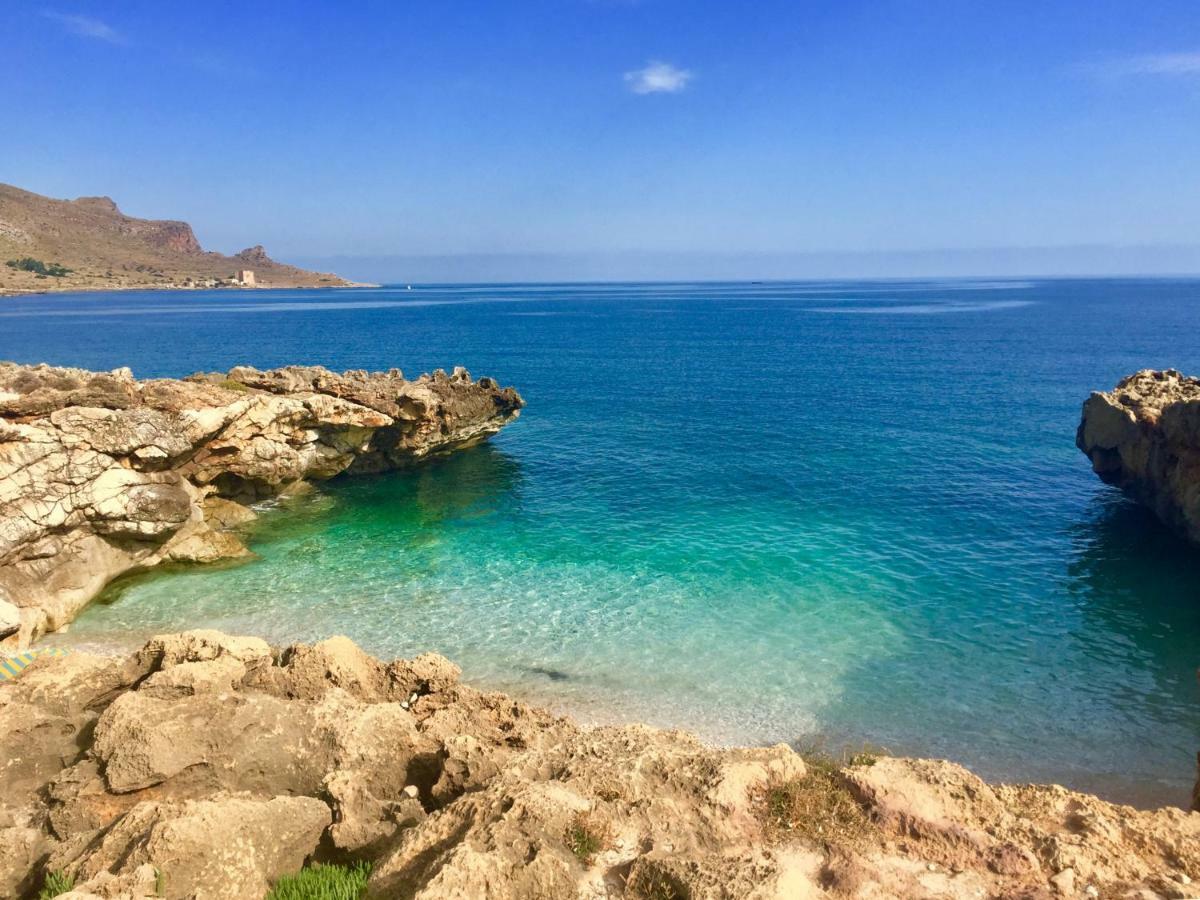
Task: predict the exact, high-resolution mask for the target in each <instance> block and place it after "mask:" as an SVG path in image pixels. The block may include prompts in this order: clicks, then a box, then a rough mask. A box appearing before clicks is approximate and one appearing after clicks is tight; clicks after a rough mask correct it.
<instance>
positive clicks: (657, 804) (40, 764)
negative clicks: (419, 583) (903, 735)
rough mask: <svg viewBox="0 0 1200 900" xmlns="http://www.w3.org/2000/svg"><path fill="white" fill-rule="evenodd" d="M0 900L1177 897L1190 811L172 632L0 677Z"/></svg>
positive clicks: (1190, 857)
mask: <svg viewBox="0 0 1200 900" xmlns="http://www.w3.org/2000/svg"><path fill="white" fill-rule="evenodd" d="M0 733H3V735H4V740H5V743H6V746H7V748H9V750H10V752H9V753H8V754H6V756H5V758H4V762H3V764H2V765H0V896H5V897H30V896H33V895H34V894H35V893H36V892H37V891H38V890H39V888H40V886H41V885H42V883H43V881H44V880H45V878H46V877H47V875H48V873H63V874H65V875H66V876H68V877H73V878H74V881H75V889H74V891H73V892H72V893H71V894H68V895H65V896H67V897H69V898H73V900H81V898H90V897H109V898H111V897H131V898H132V897H149V896H165V897H168V898H184V897H195V898H230V900H233V898H239V900H242V898H258V897H262V896H263V895H264V893H265V892H266V891H267V890H268V889H269V887H270V886H271V885H272V883H273V882H274V881H275V880H276V879H277V878H279V877H280V876H281V875H283V874H286V873H289V872H294V871H295V870H297V869H299V868H300V867H301V866H303V865H305V864H306V863H307V862H312V861H332V862H343V863H344V862H348V861H351V860H367V861H370V862H371V863H372V865H373V869H372V874H371V877H370V882H369V896H372V897H380V898H383V897H396V898H439V900H440V898H483V897H487V898H500V900H507V898H511V900H518V898H520V900H529V898H547V900H549V898H615V897H627V898H642V900H666V898H691V900H699V898H729V900H742V898H781V900H782V898H789V900H794V898H822V897H861V898H916V897H923V898H980V897H987V898H1013V897H1024V898H1047V900H1049V898H1060V897H1103V898H1116V897H1121V898H1138V900H1150V898H1157V897H1172V898H1177V897H1188V896H1195V894H1196V889H1195V888H1194V887H1193V886H1192V885H1193V884H1194V883H1195V882H1196V881H1200V813H1185V812H1183V811H1181V810H1178V809H1163V810H1158V811H1155V812H1140V811H1135V810H1133V809H1131V808H1128V807H1121V806H1114V805H1112V804H1109V803H1105V802H1103V801H1100V800H1098V799H1096V798H1095V797H1091V796H1088V795H1085V794H1077V793H1073V792H1071V791H1068V790H1065V789H1063V788H1060V787H1028V786H1026V787H1014V786H992V785H988V784H985V783H984V782H983V781H981V780H980V779H978V778H976V777H975V776H973V775H971V774H970V773H969V772H967V771H966V770H964V769H962V768H960V767H959V766H956V765H953V764H951V763H946V762H936V761H929V760H911V759H896V758H887V757H881V758H871V757H859V758H856V759H853V760H851V761H850V764H849V765H846V766H844V767H832V766H830V765H829V764H828V763H824V762H814V761H812V760H810V761H809V762H807V763H806V761H805V760H804V759H802V758H801V757H800V756H799V755H797V754H796V753H795V752H793V751H792V750H791V749H789V748H788V747H787V746H784V745H779V746H776V747H770V748H760V749H732V750H720V749H713V748H710V747H707V746H704V745H703V744H701V743H700V742H699V741H697V740H696V739H695V738H693V737H691V736H689V735H687V734H683V733H680V732H666V731H658V730H655V729H651V728H645V727H641V726H627V727H606V728H598V729H592V730H585V729H582V728H580V727H578V726H577V725H575V724H573V723H572V722H571V721H569V720H567V719H563V718H559V717H556V716H553V715H551V714H549V713H547V712H544V711H542V710H539V709H534V708H530V707H528V706H525V705H523V704H521V703H519V702H516V701H514V700H512V699H510V698H508V697H505V696H503V695H501V694H486V693H481V692H479V691H477V690H474V689H473V688H470V687H468V686H464V685H462V684H460V683H459V681H458V670H457V668H456V667H455V666H454V665H452V664H451V663H450V662H449V661H447V660H445V659H443V658H442V657H439V656H435V655H426V656H421V657H418V658H417V659H414V660H410V661H405V660H397V661H395V662H391V663H383V662H379V661H377V660H375V659H372V658H370V657H368V656H367V655H365V654H364V653H363V652H361V651H360V650H359V649H358V648H357V647H356V646H355V645H354V644H352V643H351V642H350V641H349V640H347V639H345V638H333V639H331V640H327V641H324V642H322V643H319V644H316V645H313V646H305V645H296V646H293V647H289V648H287V649H284V650H275V649H272V648H270V647H268V646H267V645H266V644H265V643H264V642H263V641H261V640H259V639H256V638H244V637H242V638H239V637H228V636H225V635H223V634H220V633H217V632H212V631H194V632H187V633H184V634H176V635H168V636H163V637H158V638H155V639H153V640H151V641H150V642H149V643H148V644H146V646H145V647H144V648H143V649H142V650H140V651H139V652H137V653H135V654H133V655H131V656H129V657H127V658H108V657H96V656H90V655H86V654H82V653H76V654H71V655H68V656H66V657H53V658H51V657H43V658H42V659H40V660H38V661H37V662H35V663H33V665H31V666H30V667H29V668H28V669H27V670H26V671H25V673H24V674H23V675H22V676H21V677H20V678H19V679H18V680H17V681H15V682H13V683H10V684H7V685H2V686H0Z"/></svg>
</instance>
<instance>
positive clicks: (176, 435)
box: [0, 363, 524, 646]
mask: <svg viewBox="0 0 1200 900" xmlns="http://www.w3.org/2000/svg"><path fill="white" fill-rule="evenodd" d="M523 405H524V404H523V401H522V400H521V397H520V395H519V394H517V392H516V391H515V390H513V389H512V388H501V387H500V386H499V385H498V384H497V383H496V382H495V381H494V380H492V379H491V378H480V379H479V380H478V381H475V380H473V379H472V378H471V376H470V374H469V373H467V371H466V370H465V369H462V368H457V369H455V370H454V372H453V373H452V374H450V375H447V374H446V373H445V372H444V371H441V370H438V371H436V372H434V373H433V374H432V375H422V376H421V377H419V378H416V379H412V380H409V379H406V378H405V377H404V375H403V373H401V372H400V370H398V369H392V370H390V371H388V372H375V373H368V372H363V371H352V372H345V373H342V374H337V373H334V372H330V371H328V370H326V369H323V368H320V367H299V366H293V367H288V368H283V369H274V370H271V371H266V372H260V371H258V370H257V369H253V368H250V367H246V366H241V367H237V368H234V369H231V370H229V371H228V372H225V373H221V374H201V375H193V376H191V377H189V378H186V379H183V380H178V379H155V380H148V381H138V380H136V379H135V378H134V377H133V374H132V373H131V372H130V371H129V370H128V369H118V370H116V371H113V372H90V371H86V370H82V369H64V368H55V367H52V366H45V365H39V366H21V365H14V364H12V363H0V640H4V641H5V642H7V643H8V644H10V645H18V646H24V645H27V644H28V643H29V642H30V641H31V640H33V639H35V638H36V637H38V636H39V635H41V634H44V633H45V632H47V631H54V630H56V629H58V628H60V627H62V626H63V625H65V624H67V623H68V622H70V621H71V620H72V619H73V618H74V617H75V615H76V614H77V613H78V612H79V611H80V610H81V609H82V608H83V607H84V606H85V605H86V604H87V603H89V602H90V601H91V600H92V599H93V598H95V596H96V595H97V594H98V593H99V592H100V591H101V590H102V589H103V588H104V586H105V585H107V584H108V583H109V582H110V581H112V580H113V579H114V578H116V577H118V576H120V575H123V574H125V573H128V572H132V571H140V570H144V569H147V568H150V567H152V566H155V565H158V564H160V563H163V562H167V561H175V562H183V561H187V562H211V561H214V560H218V559H229V558H233V557H237V556H242V555H245V554H247V550H246V548H245V546H244V545H243V544H242V542H241V541H240V540H239V539H238V537H237V536H236V535H235V533H234V531H233V529H234V528H236V526H238V525H239V524H242V523H245V522H246V521H247V520H249V519H251V518H253V516H254V513H253V511H252V510H251V509H250V508H249V507H248V505H247V504H249V503H253V502H255V501H260V500H264V499H268V498H270V497H274V496H277V495H279V494H282V493H286V492H294V491H296V490H299V489H302V488H303V487H304V486H305V484H306V483H307V482H309V481H315V480H322V479H327V478H332V477H334V476H335V475H339V474H342V473H347V472H348V473H351V474H354V473H368V472H381V471H385V470H387V469H392V468H396V467H399V466H404V465H407V464H409V463H411V462H413V461H415V460H418V459H422V458H425V457H428V456H430V455H432V454H438V453H444V452H447V451H450V450H453V449H456V448H460V447H465V446H470V445H471V444H474V443H477V442H479V441H481V440H484V439H486V438H487V437H489V436H490V435H492V434H494V433H496V432H497V431H499V430H500V428H502V427H503V426H504V425H505V424H506V423H508V422H510V421H512V420H513V419H515V418H516V417H517V416H518V415H519V413H520V410H521V407H522V406H523Z"/></svg>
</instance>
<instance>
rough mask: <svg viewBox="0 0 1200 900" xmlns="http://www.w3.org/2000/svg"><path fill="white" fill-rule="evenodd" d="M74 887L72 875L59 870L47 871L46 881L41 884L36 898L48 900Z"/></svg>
mask: <svg viewBox="0 0 1200 900" xmlns="http://www.w3.org/2000/svg"><path fill="white" fill-rule="evenodd" d="M74 887H75V876H74V875H68V874H67V873H66V872H63V871H61V870H59V871H57V872H47V873H46V881H45V883H44V884H43V885H42V889H41V890H40V891H38V895H37V900H50V898H51V897H57V896H58V895H59V894H65V893H66V892H67V891H69V890H72V889H73V888H74Z"/></svg>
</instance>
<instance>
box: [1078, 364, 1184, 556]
mask: <svg viewBox="0 0 1200 900" xmlns="http://www.w3.org/2000/svg"><path fill="white" fill-rule="evenodd" d="M1075 443H1076V445H1077V446H1078V447H1079V449H1080V450H1082V451H1083V452H1084V453H1086V454H1087V456H1088V458H1089V459H1090V460H1091V461H1092V468H1093V469H1094V470H1095V472H1096V474H1097V475H1099V476H1100V478H1101V479H1103V480H1104V481H1105V482H1106V483H1108V484H1111V485H1115V486H1116V487H1119V488H1120V489H1121V490H1122V491H1124V492H1125V493H1126V494H1128V495H1129V496H1130V497H1132V498H1133V499H1134V500H1137V501H1138V502H1139V503H1142V504H1144V505H1146V506H1148V507H1149V508H1150V509H1152V510H1154V512H1155V514H1156V515H1157V516H1158V517H1159V518H1160V519H1162V521H1163V522H1165V523H1166V524H1167V525H1169V526H1171V527H1172V528H1174V529H1175V530H1176V531H1178V532H1179V533H1180V534H1182V535H1184V536H1185V537H1187V538H1188V539H1190V540H1192V541H1196V542H1200V379H1196V378H1188V377H1186V376H1184V375H1181V374H1180V373H1179V372H1176V371H1175V370H1174V369H1167V370H1166V371H1162V372H1158V371H1153V370H1150V369H1146V370H1144V371H1141V372H1137V373H1135V374H1133V375H1130V376H1128V377H1127V378H1124V379H1122V380H1121V382H1120V383H1119V384H1118V385H1117V386H1116V387H1115V388H1114V389H1113V390H1111V391H1107V392H1096V393H1093V394H1092V395H1091V396H1090V397H1089V398H1088V399H1087V400H1086V401H1085V402H1084V404H1083V416H1082V419H1081V421H1080V423H1079V430H1078V431H1077V433H1076V436H1075Z"/></svg>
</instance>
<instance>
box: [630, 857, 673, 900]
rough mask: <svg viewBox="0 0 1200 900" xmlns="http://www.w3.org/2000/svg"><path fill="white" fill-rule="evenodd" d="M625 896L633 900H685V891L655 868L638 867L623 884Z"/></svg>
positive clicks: (667, 875)
mask: <svg viewBox="0 0 1200 900" xmlns="http://www.w3.org/2000/svg"><path fill="white" fill-rule="evenodd" d="M625 896H626V897H630V898H633V900H687V891H686V890H685V889H684V887H683V885H681V884H680V883H679V882H678V881H676V880H675V879H674V878H672V877H671V876H670V875H669V874H668V873H666V872H664V871H663V870H662V869H660V868H658V867H657V866H654V865H639V866H637V867H636V868H635V869H634V870H633V872H632V873H631V874H630V876H629V878H628V880H626V882H625Z"/></svg>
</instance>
